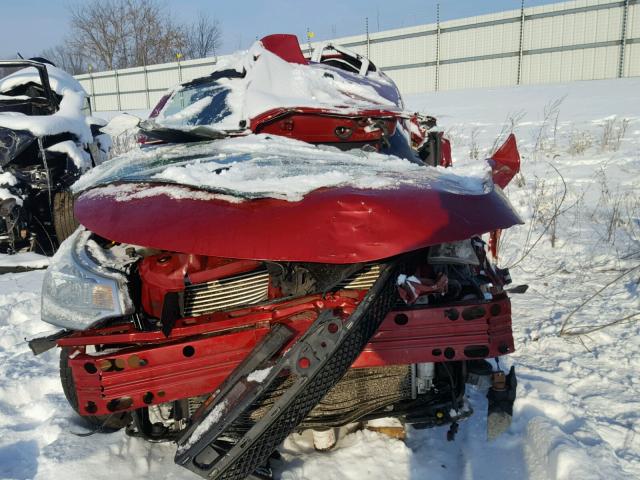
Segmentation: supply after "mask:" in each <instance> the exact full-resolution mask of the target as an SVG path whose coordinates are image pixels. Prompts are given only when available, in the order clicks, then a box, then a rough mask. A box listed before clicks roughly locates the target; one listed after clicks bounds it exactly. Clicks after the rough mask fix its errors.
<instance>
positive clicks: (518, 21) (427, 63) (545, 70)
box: [77, 0, 640, 111]
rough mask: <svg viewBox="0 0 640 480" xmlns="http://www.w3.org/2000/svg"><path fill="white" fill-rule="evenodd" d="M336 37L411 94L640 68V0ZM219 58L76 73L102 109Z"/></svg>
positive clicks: (137, 98)
mask: <svg viewBox="0 0 640 480" xmlns="http://www.w3.org/2000/svg"><path fill="white" fill-rule="evenodd" d="M334 41H335V42H336V43H338V44H341V45H343V46H345V47H348V48H350V49H351V50H354V51H356V52H358V53H360V54H362V55H367V54H368V55H369V57H370V58H371V59H372V60H373V62H374V63H375V64H376V65H377V66H378V67H380V68H381V69H382V70H384V71H385V72H386V73H387V74H388V75H389V76H390V77H391V78H393V80H394V81H395V82H396V83H397V84H398V86H399V88H400V90H401V91H402V92H403V93H404V94H408V93H419V92H427V91H433V90H451V89H459V88H475V87H495V86H504V85H517V84H538V83H554V82H570V81H575V80H595V79H603V78H616V77H630V76H640V0H623V1H612V0H576V1H571V2H565V3H556V4H551V5H544V6H539V7H532V8H525V9H524V10H511V11H505V12H500V13H495V14H491V15H482V16H478V17H471V18H464V19H458V20H450V21H446V22H441V23H435V24H427V25H419V26H415V27H409V28H402V29H396V30H387V31H384V32H378V33H372V34H370V35H368V36H367V35H366V34H364V35H357V36H351V37H343V38H337V39H335V40H334ZM311 46H312V47H314V46H316V44H312V45H311ZM215 63H216V59H214V58H204V59H200V60H189V61H184V62H180V63H179V64H178V63H166V64H161V65H152V66H148V67H146V68H129V69H124V70H118V71H117V72H113V71H111V72H100V73H92V74H90V75H89V74H87V75H80V76H78V77H77V78H78V79H79V80H80V82H81V83H82V84H83V86H84V87H85V89H86V90H87V92H89V93H90V94H91V96H92V99H93V104H94V109H95V110H96V111H104V110H134V109H149V108H152V107H153V106H154V105H155V103H156V102H157V101H158V99H159V98H160V97H161V95H162V92H163V91H165V90H166V89H167V88H170V87H172V86H173V85H175V84H177V83H180V82H182V81H187V80H190V79H193V78H196V77H198V76H202V75H206V74H207V73H209V72H210V71H211V70H212V68H213V66H214V65H215Z"/></svg>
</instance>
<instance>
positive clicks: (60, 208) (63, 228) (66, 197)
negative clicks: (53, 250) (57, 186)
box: [53, 190, 78, 244]
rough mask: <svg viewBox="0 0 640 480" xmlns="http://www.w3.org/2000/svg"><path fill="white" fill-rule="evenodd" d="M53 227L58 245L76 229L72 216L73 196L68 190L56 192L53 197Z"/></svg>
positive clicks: (76, 224)
mask: <svg viewBox="0 0 640 480" xmlns="http://www.w3.org/2000/svg"><path fill="white" fill-rule="evenodd" d="M53 226H54V228H55V230H56V237H57V238H58V244H60V243H62V242H63V241H64V239H65V238H67V237H68V236H69V235H71V234H72V233H73V232H74V231H75V230H76V228H78V222H77V220H76V217H74V216H73V195H71V192H70V191H68V190H64V191H62V192H56V194H55V196H54V197H53Z"/></svg>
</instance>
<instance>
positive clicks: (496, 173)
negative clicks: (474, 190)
mask: <svg viewBox="0 0 640 480" xmlns="http://www.w3.org/2000/svg"><path fill="white" fill-rule="evenodd" d="M491 159H492V160H493V161H494V162H495V165H494V166H493V182H494V183H495V184H496V185H499V186H500V188H504V187H506V186H507V184H508V183H509V182H510V181H511V179H512V178H513V177H514V176H515V175H516V173H518V172H519V171H520V153H519V152H518V145H517V144H516V136H515V135H514V134H513V133H512V134H510V135H509V137H508V138H507V140H506V141H505V142H504V143H503V144H502V146H501V147H500V148H499V149H498V150H497V151H496V152H495V153H494V154H493V155H492V156H491Z"/></svg>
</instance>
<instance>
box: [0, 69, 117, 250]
mask: <svg viewBox="0 0 640 480" xmlns="http://www.w3.org/2000/svg"><path fill="white" fill-rule="evenodd" d="M38 60H42V61H35V60H7V61H0V252H2V253H15V252H21V251H35V252H38V253H45V254H51V253H53V252H54V251H55V250H56V248H57V247H58V244H59V243H60V242H62V241H63V240H64V239H65V238H66V237H68V236H69V235H70V234H71V233H72V232H73V231H74V230H75V229H76V227H77V223H76V222H75V220H74V218H73V199H72V195H71V193H70V192H69V187H70V186H71V185H72V184H73V183H74V182H75V181H76V180H77V179H78V178H79V177H80V175H81V174H82V173H83V172H84V171H86V170H87V169H89V168H90V167H92V166H93V165H96V164H98V163H101V162H102V161H103V160H104V159H105V158H106V153H107V150H108V146H109V141H108V137H106V136H104V135H101V134H100V133H99V132H98V129H99V128H100V127H101V126H102V125H104V122H102V121H101V120H98V119H95V118H92V117H90V116H89V115H90V113H91V109H90V105H89V99H88V98H87V95H86V93H85V91H84V90H83V88H82V86H81V85H80V84H79V83H78V82H77V81H76V80H75V79H74V78H73V77H71V76H70V75H68V74H67V73H65V72H64V71H62V70H60V69H58V68H56V67H54V66H53V65H51V64H49V63H47V62H46V60H43V59H38Z"/></svg>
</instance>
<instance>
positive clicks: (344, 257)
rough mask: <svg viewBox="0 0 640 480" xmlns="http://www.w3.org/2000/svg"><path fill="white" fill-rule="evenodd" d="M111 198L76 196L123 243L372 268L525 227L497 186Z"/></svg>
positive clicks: (86, 215) (83, 217) (81, 214)
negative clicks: (230, 198) (479, 190)
mask: <svg viewBox="0 0 640 480" xmlns="http://www.w3.org/2000/svg"><path fill="white" fill-rule="evenodd" d="M175 188H181V187H175ZM184 188H186V187H184ZM187 190H188V189H187ZM90 192H91V191H90ZM104 193H105V194H104V195H102V194H101V195H87V194H86V193H85V194H82V195H80V196H79V198H78V199H77V200H76V203H75V215H76V218H77V219H78V220H79V222H80V223H81V224H83V225H84V226H85V227H87V228H88V229H89V230H91V231H93V232H95V233H97V234H99V235H101V236H103V237H105V238H108V239H110V240H114V241H118V242H125V243H133V244H136V245H144V246H146V247H152V248H157V249H161V250H170V251H175V252H185V253H192V254H199V255H209V256H217V257H226V258H241V259H255V260H280V261H309V262H324V263H336V264H340V263H357V262H368V261H374V260H379V259H383V258H388V257H391V256H394V255H398V254H400V253H404V252H408V251H413V250H417V249H419V248H423V247H426V246H429V245H435V244H438V243H443V242H450V241H455V240H462V239H465V238H469V237H471V236H473V235H476V234H481V233H485V232H489V231H492V230H496V229H498V228H508V227H510V226H513V225H515V224H517V223H520V222H521V220H520V219H519V217H518V215H517V214H516V213H515V212H514V211H513V209H512V207H511V206H510V204H509V202H508V201H507V200H506V198H505V197H504V195H503V194H502V193H501V192H499V191H498V190H492V191H491V192H489V193H486V194H483V195H461V194H453V193H448V192H443V191H439V190H438V185H437V184H436V185H434V186H433V188H431V189H427V188H419V187H414V186H403V187H402V188H398V189H387V190H373V189H372V190H358V189H354V188H350V187H341V188H328V189H320V190H315V191H313V192H311V193H310V194H308V195H307V196H306V197H305V198H304V199H303V200H301V201H299V202H288V201H285V200H276V199H270V198H264V199H259V200H247V201H243V202H239V203H230V202H227V201H224V200H219V199H213V200H197V199H180V200H176V199H173V198H170V197H168V196H166V195H158V196H154V197H144V198H134V199H131V200H129V201H126V202H122V201H117V200H116V199H115V198H114V197H113V196H110V195H108V194H106V193H107V192H104Z"/></svg>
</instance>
